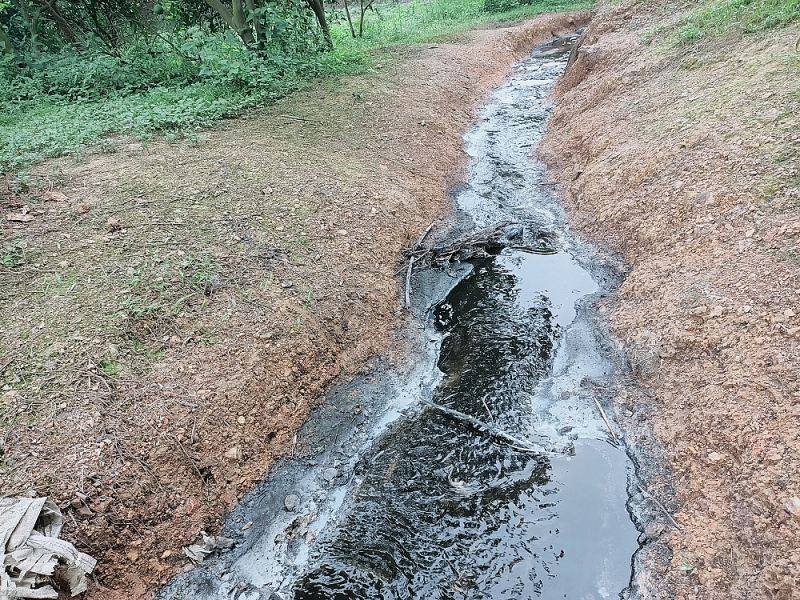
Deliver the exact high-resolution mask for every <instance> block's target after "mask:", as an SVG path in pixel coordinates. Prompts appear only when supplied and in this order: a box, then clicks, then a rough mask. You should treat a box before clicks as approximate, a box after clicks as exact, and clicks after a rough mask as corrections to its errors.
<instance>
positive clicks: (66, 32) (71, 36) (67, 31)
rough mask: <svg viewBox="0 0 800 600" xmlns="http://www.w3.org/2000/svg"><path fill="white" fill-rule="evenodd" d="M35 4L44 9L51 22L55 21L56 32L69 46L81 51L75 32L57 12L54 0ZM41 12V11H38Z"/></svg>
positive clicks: (81, 46)
mask: <svg viewBox="0 0 800 600" xmlns="http://www.w3.org/2000/svg"><path fill="white" fill-rule="evenodd" d="M23 2H24V0H21V1H20V2H18V5H21V4H22V3H23ZM35 2H36V3H37V4H39V5H40V6H41V7H42V8H46V9H47V10H48V11H49V12H50V15H51V16H52V17H53V21H55V23H56V26H57V27H58V30H59V31H60V32H61V35H63V36H64V39H66V40H67V41H68V42H69V43H70V44H72V45H73V46H75V48H76V49H77V50H83V45H82V44H81V43H80V42H78V36H76V35H75V31H74V30H73V29H72V27H71V26H70V24H69V23H67V20H66V19H65V18H64V17H63V15H62V14H61V13H60V12H59V10H58V7H57V6H56V0H51V1H50V2H48V0H35ZM40 10H41V9H40Z"/></svg>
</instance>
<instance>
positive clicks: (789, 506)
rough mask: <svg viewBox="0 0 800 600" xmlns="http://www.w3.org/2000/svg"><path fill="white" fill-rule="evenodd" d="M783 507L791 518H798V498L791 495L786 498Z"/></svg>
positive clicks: (799, 503) (799, 515)
mask: <svg viewBox="0 0 800 600" xmlns="http://www.w3.org/2000/svg"><path fill="white" fill-rule="evenodd" d="M783 508H784V509H785V510H786V512H788V513H789V514H790V515H791V516H792V518H794V519H798V520H800V498H798V497H797V496H792V497H791V498H789V500H787V502H786V504H784V505H783Z"/></svg>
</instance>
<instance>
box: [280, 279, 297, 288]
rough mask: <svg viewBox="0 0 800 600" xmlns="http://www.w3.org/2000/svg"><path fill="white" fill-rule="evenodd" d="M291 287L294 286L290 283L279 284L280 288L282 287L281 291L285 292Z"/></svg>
mask: <svg viewBox="0 0 800 600" xmlns="http://www.w3.org/2000/svg"><path fill="white" fill-rule="evenodd" d="M293 285H294V284H293V283H292V282H291V281H284V282H283V283H281V287H282V288H283V289H285V290H288V289H289V288H290V287H292V286H293Z"/></svg>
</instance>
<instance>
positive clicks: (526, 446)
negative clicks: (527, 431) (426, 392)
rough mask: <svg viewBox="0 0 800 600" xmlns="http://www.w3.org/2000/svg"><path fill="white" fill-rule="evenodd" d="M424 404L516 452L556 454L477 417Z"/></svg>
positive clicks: (427, 402) (426, 402)
mask: <svg viewBox="0 0 800 600" xmlns="http://www.w3.org/2000/svg"><path fill="white" fill-rule="evenodd" d="M422 402H423V403H424V404H426V405H428V406H430V407H431V408H435V409H436V410H438V411H439V412H442V413H444V414H446V415H447V416H449V417H452V418H454V419H456V420H457V421H462V422H464V423H468V424H470V425H472V426H473V427H477V428H479V429H482V430H484V431H486V432H487V433H488V434H489V435H491V436H493V437H496V438H499V439H501V440H503V441H504V442H506V443H508V444H510V445H511V446H512V447H513V448H514V449H516V450H522V451H524V452H534V453H536V454H556V453H555V452H552V451H551V450H547V449H545V448H543V447H542V446H539V445H537V444H533V443H532V442H529V441H527V440H521V439H519V438H517V437H514V436H513V435H511V434H510V433H506V432H505V431H503V430H502V429H498V428H497V427H494V426H492V425H489V424H488V423H484V422H483V421H481V420H480V419H476V418H475V417H471V416H469V415H467V414H464V413H462V412H459V411H457V410H453V409H452V408H447V407H446V406H442V405H441V404H436V403H434V402H431V401H430V400H425V399H423V400H422Z"/></svg>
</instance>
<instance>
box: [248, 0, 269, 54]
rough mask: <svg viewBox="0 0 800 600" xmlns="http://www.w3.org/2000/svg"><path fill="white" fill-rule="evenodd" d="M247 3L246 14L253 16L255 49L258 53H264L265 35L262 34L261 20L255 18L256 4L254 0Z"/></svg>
mask: <svg viewBox="0 0 800 600" xmlns="http://www.w3.org/2000/svg"><path fill="white" fill-rule="evenodd" d="M246 3H247V12H248V13H249V14H251V15H253V33H254V34H255V36H256V47H257V48H258V52H259V53H263V52H264V48H265V47H266V43H267V40H266V35H265V34H264V29H263V27H262V26H261V25H262V23H261V18H260V17H257V16H255V14H254V13H255V11H256V2H255V0H246Z"/></svg>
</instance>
